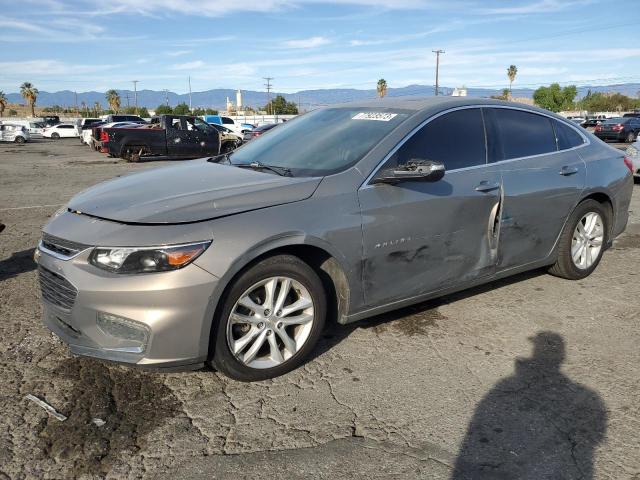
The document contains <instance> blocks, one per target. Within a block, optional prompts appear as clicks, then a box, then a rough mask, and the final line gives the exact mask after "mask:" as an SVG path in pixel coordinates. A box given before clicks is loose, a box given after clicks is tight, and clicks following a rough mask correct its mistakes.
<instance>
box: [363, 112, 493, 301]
mask: <svg viewBox="0 0 640 480" xmlns="http://www.w3.org/2000/svg"><path fill="white" fill-rule="evenodd" d="M413 159H421V160H432V161H437V162H441V163H443V164H444V165H445V168H446V173H445V175H444V178H443V179H441V180H439V181H437V182H433V183H430V182H424V181H406V182H402V183H397V184H394V185H389V184H371V182H369V183H367V184H365V185H363V186H362V187H361V188H360V190H359V192H358V196H359V200H360V206H361V211H362V219H363V220H362V229H363V232H362V233H363V245H364V249H363V250H364V251H363V254H364V266H363V286H364V290H365V297H366V302H367V303H368V304H369V305H379V304H383V303H389V302H393V301H395V300H402V299H405V298H410V297H414V296H418V295H421V294H424V293H428V292H433V291H437V290H439V289H442V288H445V287H447V286H451V285H454V284H459V283H462V282H465V281H468V280H472V279H474V278H478V277H483V276H489V275H491V274H492V273H493V272H494V270H495V259H496V257H495V247H496V232H495V228H494V227H495V225H496V222H495V218H496V212H497V208H498V204H499V199H500V169H499V167H498V166H496V165H487V163H486V139H485V131H484V125H483V118H482V112H481V110H480V108H465V109H460V110H455V111H452V112H449V113H446V114H444V115H441V116H439V117H436V118H435V119H433V120H431V121H430V122H429V123H427V124H426V125H425V126H424V127H422V128H421V129H420V130H419V131H417V132H416V133H415V134H414V135H413V136H411V137H410V138H409V139H408V140H407V141H406V142H405V143H403V144H402V145H401V146H400V147H399V148H398V149H397V151H396V152H395V153H393V154H392V155H391V156H390V158H389V159H388V161H387V162H386V163H385V164H384V165H383V166H382V168H381V169H380V170H379V172H380V171H382V170H384V169H386V168H392V167H395V166H397V165H402V164H405V163H406V162H408V161H410V160H413ZM374 178H375V176H374Z"/></svg>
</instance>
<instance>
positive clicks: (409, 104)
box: [329, 96, 566, 120]
mask: <svg viewBox="0 0 640 480" xmlns="http://www.w3.org/2000/svg"><path fill="white" fill-rule="evenodd" d="M473 105H495V106H505V107H512V108H519V109H522V110H529V111H532V112H538V113H544V114H545V115H552V116H554V117H556V118H559V119H561V120H566V119H564V118H562V117H559V116H558V115H556V114H554V113H552V112H550V111H548V110H544V109H541V108H538V107H534V106H531V105H527V104H524V103H518V102H508V101H504V100H494V99H492V98H480V97H448V96H438V97H418V96H404V97H385V98H372V99H369V100H359V101H355V102H348V103H342V104H338V105H335V106H332V107H333V108H353V107H356V108H358V107H361V108H385V109H394V108H395V109H398V110H408V111H415V112H421V111H433V112H438V111H442V110H448V109H450V108H456V107H466V106H473ZM332 107H329V108H332Z"/></svg>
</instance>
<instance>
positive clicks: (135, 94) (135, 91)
mask: <svg viewBox="0 0 640 480" xmlns="http://www.w3.org/2000/svg"><path fill="white" fill-rule="evenodd" d="M131 81H132V82H133V104H134V105H135V107H136V115H137V114H138V82H139V81H140V80H131Z"/></svg>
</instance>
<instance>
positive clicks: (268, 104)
mask: <svg viewBox="0 0 640 480" xmlns="http://www.w3.org/2000/svg"><path fill="white" fill-rule="evenodd" d="M262 78H263V79H264V80H266V81H267V83H265V84H264V86H265V87H267V107H271V110H273V105H271V80H273V77H262ZM267 114H269V111H267Z"/></svg>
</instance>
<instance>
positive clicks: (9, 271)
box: [0, 248, 37, 282]
mask: <svg viewBox="0 0 640 480" xmlns="http://www.w3.org/2000/svg"><path fill="white" fill-rule="evenodd" d="M34 250H35V249H34V248H28V249H27V250H22V251H20V252H14V253H12V254H11V256H10V257H9V258H7V259H5V260H0V282H1V281H3V280H7V279H9V278H13V277H15V276H16V275H19V274H21V273H25V272H31V271H32V270H35V269H36V266H37V265H36V262H35V261H34V260H33V252H34Z"/></svg>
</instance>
